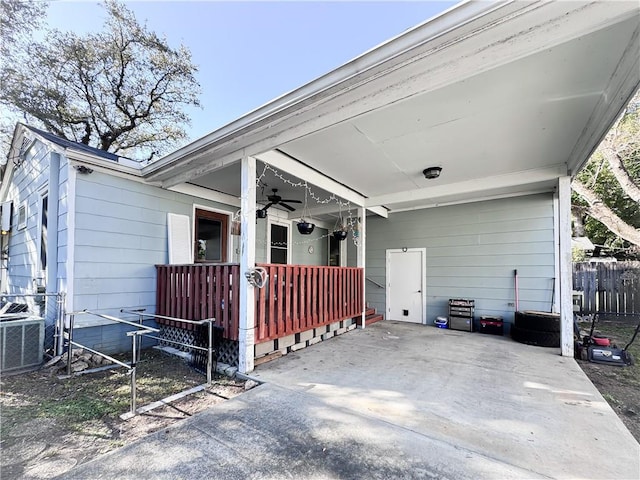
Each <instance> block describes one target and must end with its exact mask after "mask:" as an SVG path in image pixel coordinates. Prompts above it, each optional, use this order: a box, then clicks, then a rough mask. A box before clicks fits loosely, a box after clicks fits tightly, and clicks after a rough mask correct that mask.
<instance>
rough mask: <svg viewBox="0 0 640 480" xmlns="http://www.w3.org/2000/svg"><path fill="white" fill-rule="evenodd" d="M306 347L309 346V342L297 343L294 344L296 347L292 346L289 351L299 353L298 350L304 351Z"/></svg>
mask: <svg viewBox="0 0 640 480" xmlns="http://www.w3.org/2000/svg"><path fill="white" fill-rule="evenodd" d="M306 346H307V342H304V343H296V344H294V345H291V346H290V347H289V349H290V350H291V351H292V352H295V351H297V350H302V349H303V348H305V347H306Z"/></svg>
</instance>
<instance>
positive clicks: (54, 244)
mask: <svg viewBox="0 0 640 480" xmlns="http://www.w3.org/2000/svg"><path fill="white" fill-rule="evenodd" d="M48 195H49V200H48V207H47V208H48V212H47V252H46V253H47V271H46V275H47V276H46V286H45V293H46V294H55V293H58V203H59V202H60V154H59V153H56V152H51V155H50V161H49V193H48ZM56 300H57V299H56V298H55V297H49V296H48V297H46V299H45V302H46V303H45V304H46V305H47V311H46V312H45V325H47V326H50V325H53V324H54V323H55V321H56V317H57V312H58V308H57V303H56ZM53 305H56V308H55V309H54V308H53V307H52V306H53Z"/></svg>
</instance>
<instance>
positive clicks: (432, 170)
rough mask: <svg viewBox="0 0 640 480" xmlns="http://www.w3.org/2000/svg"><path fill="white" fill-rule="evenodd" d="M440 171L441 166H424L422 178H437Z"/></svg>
mask: <svg viewBox="0 0 640 480" xmlns="http://www.w3.org/2000/svg"><path fill="white" fill-rule="evenodd" d="M441 171H442V167H429V168H425V169H424V170H423V171H422V174H423V175H424V178H427V179H429V180H432V179H434V178H438V177H439V176H440V172H441Z"/></svg>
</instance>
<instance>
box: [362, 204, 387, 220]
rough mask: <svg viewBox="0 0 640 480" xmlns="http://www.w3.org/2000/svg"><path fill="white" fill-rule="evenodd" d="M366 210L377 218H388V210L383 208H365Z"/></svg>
mask: <svg viewBox="0 0 640 480" xmlns="http://www.w3.org/2000/svg"><path fill="white" fill-rule="evenodd" d="M367 210H368V211H369V212H371V213H375V214H376V215H378V216H379V217H382V218H389V210H388V209H387V208H386V207H384V206H381V205H380V206H375V207H367Z"/></svg>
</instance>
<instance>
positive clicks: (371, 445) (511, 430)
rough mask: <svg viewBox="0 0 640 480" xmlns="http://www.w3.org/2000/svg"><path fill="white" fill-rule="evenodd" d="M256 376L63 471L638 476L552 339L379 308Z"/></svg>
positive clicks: (95, 474) (638, 456)
mask: <svg viewBox="0 0 640 480" xmlns="http://www.w3.org/2000/svg"><path fill="white" fill-rule="evenodd" d="M254 376H255V377H256V378H258V379H259V380H261V381H263V382H265V384H264V385H261V386H259V387H257V388H255V389H253V390H251V391H249V392H247V393H246V394H244V395H241V396H239V397H236V398H235V399H232V400H230V401H228V402H225V403H224V404H221V405H219V406H216V407H214V408H212V409H210V410H208V411H206V412H203V413H201V414H198V415H196V416H194V417H192V418H190V419H188V420H186V421H184V422H182V423H180V424H179V425H178V426H176V427H175V428H171V429H168V430H165V431H162V432H159V433H157V434H154V435H152V436H150V437H147V438H145V439H142V440H141V441H139V442H136V443H134V444H132V445H129V446H127V447H124V448H122V449H120V450H117V451H115V452H113V453H112V454H108V455H105V456H103V457H100V458H98V459H96V460H94V461H92V462H90V463H88V464H85V465H82V466H80V467H78V468H76V469H74V470H72V471H71V472H69V473H68V474H66V475H64V477H63V478H78V479H80V478H83V479H84V478H121V479H124V478H132V479H133V478H136V479H146V478H149V479H151V478H185V479H186V478H189V479H197V478H225V479H235V478H237V479H244V478H256V479H257V478H260V479H263V478H264V479H279V478H313V479H321V478H322V479H324V478H327V479H330V478H331V479H333V478H352V479H362V478H367V479H374V478H377V479H390V478H450V479H478V478H495V479H504V478H616V479H631V478H639V477H640V445H638V443H637V442H636V441H635V439H634V438H633V437H632V436H631V434H630V433H629V432H628V430H626V428H625V427H624V425H623V424H622V422H621V421H620V420H619V419H618V417H617V416H616V415H615V413H614V412H613V411H612V410H611V408H610V407H609V406H608V405H607V403H606V402H605V401H604V399H603V398H602V396H601V395H600V394H599V393H598V391H597V390H596V388H595V387H594V386H593V385H592V384H591V382H590V381H589V380H588V378H587V377H586V376H585V375H584V374H583V373H582V371H581V369H580V368H579V367H578V365H577V364H576V363H575V362H574V361H573V360H572V359H567V358H562V357H560V356H559V355H558V354H557V351H556V350H555V349H545V348H538V347H531V346H527V345H522V344H518V343H515V342H512V341H511V340H510V339H508V338H502V337H495V336H488V335H481V334H469V333H463V332H456V331H451V330H440V329H437V328H434V327H430V326H429V327H425V326H417V325H410V324H403V323H400V322H389V321H385V322H380V323H377V324H375V325H372V326H370V327H368V328H367V329H365V330H356V331H354V332H351V333H349V334H346V335H342V336H339V337H335V338H333V339H331V340H329V341H325V342H322V343H320V344H318V345H315V346H313V347H311V348H307V349H304V350H302V351H299V352H296V353H292V354H289V355H287V356H286V357H283V358H281V359H278V360H276V361H273V362H271V363H269V364H265V365H261V366H260V367H258V369H257V370H256V371H255V372H254Z"/></svg>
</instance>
